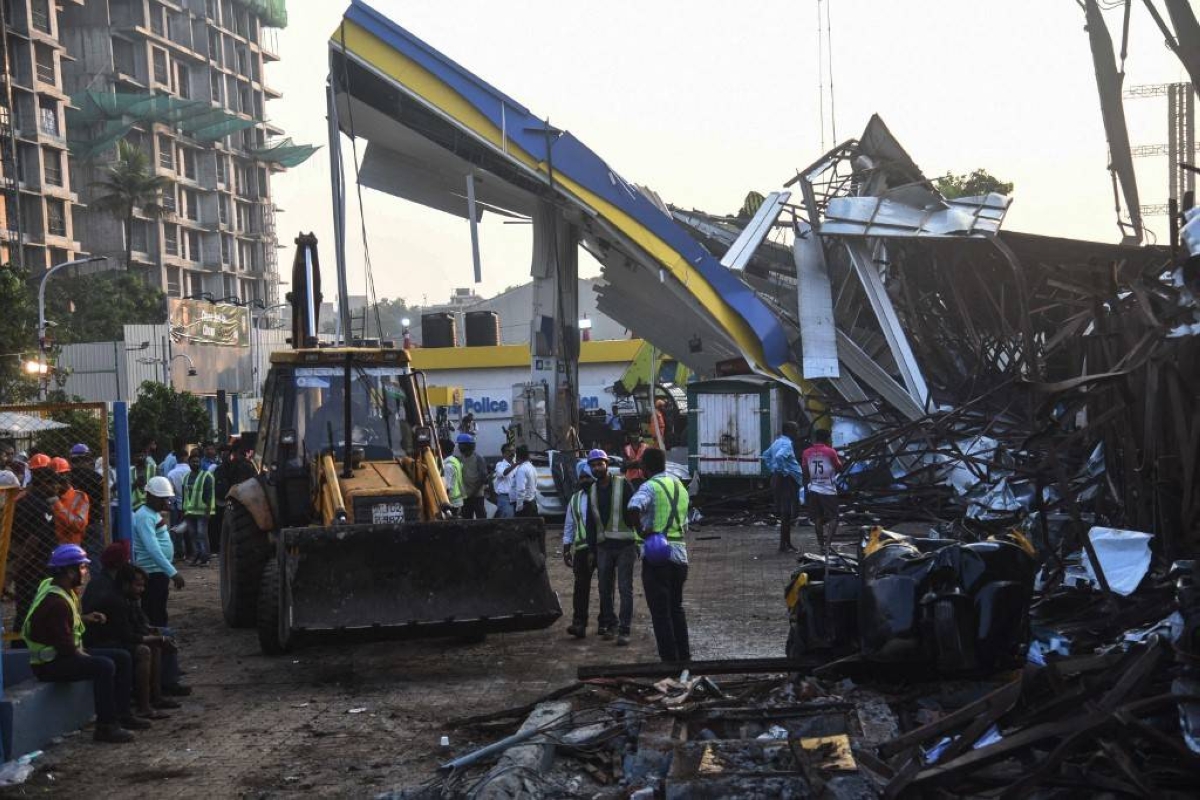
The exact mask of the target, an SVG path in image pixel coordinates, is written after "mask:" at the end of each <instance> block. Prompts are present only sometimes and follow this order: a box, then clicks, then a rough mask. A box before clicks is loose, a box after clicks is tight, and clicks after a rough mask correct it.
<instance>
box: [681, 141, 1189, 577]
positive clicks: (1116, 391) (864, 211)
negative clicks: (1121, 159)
mask: <svg viewBox="0 0 1200 800" xmlns="http://www.w3.org/2000/svg"><path fill="white" fill-rule="evenodd" d="M793 195H797V197H796V198H795V200H797V201H798V202H792V201H793ZM752 199H754V200H755V202H748V203H747V205H746V206H744V207H743V210H742V213H741V214H740V215H739V216H731V217H719V216H713V215H710V214H706V213H704V212H700V211H685V210H682V209H679V208H672V209H671V213H672V216H673V218H674V219H675V220H676V222H678V223H679V224H681V225H683V226H684V227H685V228H687V229H688V230H689V231H690V232H691V233H692V235H693V236H694V237H696V238H697V239H698V240H699V241H700V242H701V244H703V245H704V246H705V247H707V248H708V249H709V250H710V251H712V252H713V253H714V254H724V255H723V257H722V264H724V265H725V266H726V267H728V268H729V269H731V270H733V271H735V272H736V273H737V274H738V275H739V276H740V277H741V278H742V280H743V281H744V282H745V283H747V284H748V285H750V286H751V287H753V288H754V289H755V290H756V292H757V293H758V295H759V297H760V298H762V299H763V300H765V301H766V302H767V303H768V304H769V305H770V306H771V308H772V310H773V311H774V313H775V314H776V315H777V316H778V318H779V319H780V321H781V322H782V323H783V324H784V325H785V327H787V328H788V330H789V337H790V338H791V340H792V342H793V347H794V349H795V351H796V352H797V355H799V356H800V358H799V359H798V361H799V362H800V363H801V364H802V367H803V378H804V382H803V383H802V384H800V385H799V388H800V390H801V392H802V394H803V395H804V397H805V398H806V402H807V410H808V412H809V415H810V416H812V417H819V416H821V415H824V414H828V415H831V416H832V418H833V426H834V438H835V441H841V442H843V443H844V450H845V453H846V455H847V456H848V457H849V460H850V462H851V464H852V466H851V469H850V472H849V474H848V475H847V476H846V489H847V492H846V499H847V500H848V501H849V502H850V503H852V504H855V505H856V506H857V507H858V508H859V509H860V510H862V511H864V512H866V513H868V514H870V515H873V516H875V517H876V518H879V519H882V520H884V521H914V520H926V521H929V522H930V523H932V524H937V523H943V524H945V525H947V526H948V527H960V528H965V529H967V530H968V531H971V532H973V534H972V535H974V536H976V537H980V536H982V535H986V534H987V533H992V532H996V531H998V530H1004V529H1007V528H1008V527H1010V526H1011V525H1012V524H1013V523H1014V522H1016V521H1020V520H1025V519H1028V518H1029V517H1030V516H1031V515H1036V517H1035V522H1036V524H1037V528H1036V529H1035V530H1034V533H1035V534H1036V536H1034V540H1035V542H1036V543H1037V544H1038V546H1039V549H1042V550H1048V549H1058V547H1057V546H1058V544H1059V542H1058V539H1059V535H1058V534H1059V533H1060V529H1062V528H1064V526H1065V530H1062V531H1061V532H1062V533H1063V534H1064V535H1065V537H1066V538H1067V539H1068V542H1067V543H1066V545H1065V546H1066V547H1067V548H1068V549H1078V548H1079V546H1080V540H1079V537H1080V535H1081V534H1082V532H1083V531H1084V530H1086V529H1087V528H1088V527H1090V526H1091V525H1096V524H1105V525H1110V526H1113V527H1119V528H1127V529H1134V530H1144V531H1154V532H1156V533H1157V534H1158V535H1159V537H1160V545H1161V547H1162V549H1163V552H1165V553H1166V554H1167V556H1168V557H1169V558H1174V557H1178V556H1179V555H1181V554H1184V553H1187V552H1190V551H1194V550H1195V549H1196V547H1197V546H1200V495H1198V493H1197V491H1196V486H1197V481H1196V474H1197V473H1196V468H1197V458H1198V456H1200V385H1198V383H1197V378H1196V376H1197V375H1200V337H1198V336H1197V335H1196V334H1197V332H1200V325H1198V324H1197V323H1200V306H1198V305H1197V297H1198V296H1200V270H1198V269H1197V263H1196V261H1197V259H1196V258H1195V256H1193V255H1191V253H1192V252H1193V251H1194V250H1197V249H1200V219H1198V218H1195V217H1192V218H1190V219H1191V220H1192V222H1191V223H1190V224H1189V225H1188V226H1185V227H1184V228H1183V229H1182V234H1181V235H1180V236H1179V237H1178V239H1179V241H1178V242H1176V243H1175V244H1174V245H1173V246H1171V247H1166V246H1162V247H1157V246H1152V247H1133V246H1124V245H1109V244H1102V243H1096V242H1086V241H1077V240H1070V239H1060V238H1053V237H1047V236H1035V235H1030V234H1024V233H1014V232H1010V231H1005V230H1002V229H1001V225H1002V223H1003V220H1004V216H1005V213H1006V210H1007V208H1008V204H1009V199H1008V198H1007V197H1003V196H1001V195H997V194H989V195H984V196H981V197H973V198H955V199H947V198H945V197H943V196H942V195H941V194H940V193H939V192H938V191H937V190H936V188H935V187H934V185H933V183H932V182H931V181H930V180H929V179H928V178H927V177H926V176H925V175H924V174H923V173H922V172H921V170H920V168H919V167H917V165H916V164H915V163H914V162H913V160H912V159H911V158H910V157H909V156H908V154H907V153H906V152H905V151H904V149H903V148H902V147H901V146H900V144H899V143H898V142H897V141H896V140H895V138H894V137H893V136H892V134H891V133H890V131H888V129H887V127H886V126H885V125H884V124H883V122H882V121H881V120H880V119H879V118H878V117H875V118H873V119H872V120H871V121H870V123H869V124H868V125H867V127H866V129H865V131H864V132H863V134H862V136H861V137H860V138H858V139H852V140H849V141H847V142H844V143H842V144H840V145H838V146H837V147H836V148H834V149H833V150H831V151H829V152H828V153H826V154H825V155H824V156H822V157H821V158H820V159H818V160H817V161H816V162H814V163H813V164H812V165H811V166H809V167H807V168H806V169H803V170H801V171H800V172H799V173H798V174H797V175H796V176H795V177H794V178H793V179H792V180H791V181H789V182H788V184H787V186H786V187H785V188H783V189H781V190H780V191H777V192H773V193H771V194H769V195H768V196H766V197H762V196H761V195H759V196H757V197H756V198H752ZM1192 227H1195V228H1197V230H1196V231H1195V232H1193V231H1192V230H1191V228H1192ZM1066 522H1070V523H1071V524H1070V525H1065V523H1066Z"/></svg>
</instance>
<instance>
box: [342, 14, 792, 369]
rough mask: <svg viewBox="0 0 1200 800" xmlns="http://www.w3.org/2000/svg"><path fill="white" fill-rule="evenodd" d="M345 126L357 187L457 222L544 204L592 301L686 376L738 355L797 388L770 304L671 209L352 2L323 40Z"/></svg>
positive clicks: (525, 212) (521, 212)
mask: <svg viewBox="0 0 1200 800" xmlns="http://www.w3.org/2000/svg"><path fill="white" fill-rule="evenodd" d="M330 57H331V58H330V71H331V77H332V83H333V89H334V97H335V102H336V113H337V118H338V123H339V126H340V128H341V130H342V132H343V133H346V134H348V135H351V136H354V137H356V138H359V139H363V140H365V141H366V142H367V147H366V152H365V154H364V157H363V165H362V169H361V177H360V180H361V181H362V184H363V185H365V186H369V187H371V188H374V189H377V190H379V191H383V192H387V193H389V194H392V195H394V196H396V197H402V198H404V199H407V200H410V201H412V202H415V203H420V204H422V205H425V206H428V207H430V208H436V209H440V210H442V211H445V212H446V213H449V214H455V215H458V216H462V217H464V218H465V217H467V216H468V208H469V203H468V199H467V191H466V187H467V180H468V176H471V175H473V176H474V187H475V208H476V213H477V215H478V216H482V214H483V212H485V211H491V212H493V213H497V214H502V215H518V216H522V217H529V216H533V214H534V210H535V207H536V206H537V204H538V202H539V201H540V200H541V201H545V200H549V201H551V202H553V203H554V204H555V205H556V206H557V207H558V208H559V209H560V210H561V212H562V213H564V214H565V215H567V216H568V217H569V218H570V219H571V221H572V222H573V223H574V224H576V225H577V226H578V227H579V229H580V232H581V237H582V245H583V246H584V247H585V248H586V249H587V250H588V251H589V252H590V253H591V254H592V255H593V256H594V257H595V258H596V259H597V260H598V261H599V262H600V263H601V264H602V266H603V273H602V275H603V278H604V281H605V284H606V285H605V286H604V287H603V288H601V290H600V298H601V308H602V310H603V311H604V312H605V313H606V314H608V315H610V316H612V317H613V318H614V319H616V320H617V321H619V322H620V323H622V324H623V325H625V326H626V327H628V328H630V329H631V330H633V331H635V332H636V333H637V334H638V335H640V336H643V337H645V338H646V339H648V340H649V341H651V342H652V343H653V344H654V345H655V346H656V347H658V348H660V349H661V350H664V351H666V352H669V353H672V354H673V355H675V356H676V357H677V358H679V359H680V360H681V361H683V362H684V363H686V364H688V366H689V367H691V368H692V369H694V370H697V371H702V372H711V371H713V369H714V368H715V366H716V364H717V363H719V362H721V361H724V360H728V359H734V358H739V357H742V358H745V359H746V361H747V362H748V363H749V364H750V366H751V367H753V368H755V369H756V370H758V371H760V372H763V373H764V374H768V375H771V376H774V377H782V378H784V379H787V380H789V381H791V382H799V373H798V371H797V370H796V366H795V357H794V356H793V354H792V350H791V347H790V344H789V341H788V336H787V334H786V332H785V328H784V326H783V325H782V324H781V323H780V321H779V320H778V318H777V317H776V315H775V313H773V311H772V310H771V308H770V307H769V306H768V305H767V304H766V303H765V302H764V301H763V300H762V299H760V297H759V296H758V295H757V294H756V293H755V291H754V290H753V289H752V288H751V287H750V286H748V285H747V284H746V283H744V282H743V281H742V280H740V279H739V278H738V277H737V276H736V275H735V274H733V273H732V272H731V271H730V270H728V269H727V268H725V267H724V266H722V265H721V264H720V263H719V262H718V261H717V259H716V258H714V257H713V256H712V255H711V254H710V253H709V252H708V251H707V250H705V249H704V247H702V246H701V245H700V244H699V243H698V242H697V241H696V240H695V239H694V238H692V237H691V236H690V235H689V234H688V233H687V232H686V231H685V230H684V229H683V228H682V227H681V226H679V225H678V224H677V223H676V222H675V221H674V220H673V219H672V217H671V215H670V212H669V210H668V209H667V207H666V206H665V205H664V204H663V203H662V201H660V200H659V199H658V197H657V196H656V195H654V194H653V192H650V191H648V190H645V189H643V188H642V187H640V186H637V185H635V184H633V183H631V182H629V181H627V180H625V179H624V178H623V177H621V175H619V174H618V173H617V172H616V170H614V169H612V168H611V167H610V166H609V165H608V164H607V163H605V161H604V160H603V159H602V158H600V156H598V155H597V154H596V153H595V152H593V151H592V150H590V149H589V148H588V147H587V146H586V145H584V144H583V143H582V142H581V141H580V140H579V139H577V138H575V136H573V135H572V134H571V133H570V132H568V131H564V130H559V129H557V128H555V127H553V126H551V125H550V124H549V123H548V122H547V121H546V120H544V119H541V118H539V117H537V116H536V115H534V113H533V112H532V111H530V110H529V109H528V108H526V107H525V106H524V105H522V104H521V103H519V102H518V101H516V100H514V99H513V98H511V97H509V96H508V95H506V94H504V93H502V92H501V91H500V90H498V89H496V88H495V87H493V86H491V85H489V84H488V83H486V82H485V81H484V80H483V79H481V78H480V77H478V76H476V75H474V74H472V73H471V72H469V71H468V70H467V69H466V68H465V67H463V66H460V65H459V64H457V63H455V62H454V61H452V60H450V59H449V58H447V57H446V56H444V55H443V54H441V53H440V52H438V51H437V50H435V49H434V48H432V47H431V46H429V45H428V44H426V43H425V42H423V41H421V40H420V39H418V38H417V37H415V36H413V35H412V34H411V33H409V32H408V31H406V30H405V29H404V28H402V27H400V26H399V25H397V24H396V23H395V22H393V21H391V20H389V19H387V18H386V17H384V16H383V15H381V14H380V13H378V12H377V11H375V10H374V9H372V8H371V7H370V6H369V5H367V4H366V3H363V2H359V0H354V2H352V4H351V5H350V7H349V8H348V9H347V11H346V14H345V17H344V19H343V22H342V24H341V25H340V26H339V27H338V29H337V30H336V31H334V33H333V36H332V37H331V39H330Z"/></svg>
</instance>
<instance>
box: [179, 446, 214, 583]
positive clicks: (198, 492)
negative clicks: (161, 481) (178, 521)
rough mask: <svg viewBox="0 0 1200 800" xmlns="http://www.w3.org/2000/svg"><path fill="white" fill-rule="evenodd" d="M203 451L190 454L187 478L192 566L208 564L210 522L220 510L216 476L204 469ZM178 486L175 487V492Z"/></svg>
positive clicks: (185, 517) (185, 512)
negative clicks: (217, 509)
mask: <svg viewBox="0 0 1200 800" xmlns="http://www.w3.org/2000/svg"><path fill="white" fill-rule="evenodd" d="M200 464H201V457H200V451H199V450H193V451H192V452H191V453H190V454H188V468H189V469H190V470H191V471H190V472H189V473H188V474H187V475H184V476H183V521H184V522H185V523H186V524H187V539H188V546H189V547H190V548H191V551H192V561H191V565H192V566H193V567H203V566H207V565H208V560H209V555H208V522H209V519H210V518H211V517H212V515H213V513H214V512H215V511H216V489H215V483H216V479H215V478H214V477H213V473H211V472H209V471H208V470H206V469H201V468H200ZM174 488H175V487H173V486H172V487H171V489H172V491H174Z"/></svg>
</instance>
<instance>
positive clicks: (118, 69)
mask: <svg viewBox="0 0 1200 800" xmlns="http://www.w3.org/2000/svg"><path fill="white" fill-rule="evenodd" d="M30 2H36V0H30ZM60 2H61V0H60ZM61 7H62V11H61V17H60V22H61V26H60V33H59V37H60V39H61V41H62V42H63V44H64V45H65V47H66V52H67V53H68V55H69V60H67V61H65V62H64V65H63V73H64V85H65V87H66V90H67V92H68V94H69V95H70V97H71V99H72V102H73V107H72V109H71V110H70V113H69V115H68V117H67V123H68V128H69V133H68V138H69V140H70V149H71V154H72V166H73V170H74V172H75V175H76V184H77V186H78V187H79V188H78V189H77V191H78V192H79V194H80V200H81V202H82V203H83V204H84V205H85V206H86V203H87V202H88V200H89V199H90V198H91V196H92V195H93V193H94V192H95V190H94V188H93V184H94V183H95V182H96V181H97V180H98V179H99V177H100V176H101V174H102V172H101V171H102V170H103V169H104V167H105V166H106V165H107V164H110V163H111V162H112V161H113V159H114V158H115V157H116V146H115V145H116V141H117V140H119V139H122V138H123V139H125V140H126V141H128V142H130V143H132V144H134V145H135V146H136V147H138V148H140V149H141V150H142V151H143V153H145V154H146V156H147V157H148V159H149V161H150V164H151V166H152V168H153V169H154V170H155V171H156V172H157V174H159V175H162V176H164V177H166V178H168V179H170V181H171V183H170V188H169V189H168V190H166V191H164V192H163V193H162V196H161V198H160V199H159V204H160V205H161V206H162V207H164V208H165V209H166V210H167V212H168V213H167V215H166V216H164V217H162V218H160V219H151V218H147V217H146V216H144V215H139V216H138V217H137V218H136V220H135V222H134V225H133V230H132V235H131V241H132V250H133V255H132V259H133V266H134V267H135V268H141V269H142V270H143V271H144V273H145V274H147V275H148V276H149V279H150V280H151V281H153V282H155V283H157V284H158V285H159V286H161V288H162V289H163V291H165V292H166V293H167V294H168V296H171V297H185V296H196V295H201V294H208V295H210V296H211V297H214V298H222V297H231V296H232V297H237V298H239V299H240V300H242V301H251V300H261V301H263V302H265V303H267V304H273V303H275V302H276V301H277V299H278V298H277V284H278V280H279V277H278V266H277V253H276V244H277V239H276V235H275V205H274V203H273V201H272V199H271V175H272V174H273V173H274V172H276V171H279V170H281V169H284V168H285V167H287V166H294V165H295V164H297V163H299V162H300V161H302V160H304V158H306V157H307V156H308V155H310V154H311V152H312V148H308V147H295V146H292V145H291V143H290V141H287V140H282V141H281V140H280V139H279V137H281V136H282V135H283V131H282V130H280V129H279V128H277V127H275V126H274V125H272V124H271V123H270V122H269V121H268V120H267V103H268V102H269V101H270V100H273V99H277V98H279V97H280V94H279V93H278V92H277V91H275V90H273V89H271V87H270V86H269V85H268V83H267V78H266V65H267V64H269V63H271V62H274V61H277V60H278V58H279V56H278V54H277V52H278V48H277V45H276V37H275V34H276V31H277V29H278V28H281V27H283V26H284V25H286V12H285V10H284V2H283V0H82V2H72V3H65V4H62V6H61ZM39 63H40V62H39ZM43 149H45V147H43ZM74 230H75V232H76V234H77V238H78V240H79V242H80V244H81V246H82V249H83V250H84V251H86V252H89V253H92V254H102V255H108V256H110V258H115V259H117V260H118V261H123V259H124V257H125V256H124V254H125V249H126V242H125V233H124V230H123V226H122V225H120V224H119V223H118V221H117V220H115V219H113V218H112V217H111V216H106V215H104V214H101V213H100V212H98V211H94V210H87V209H86V208H79V209H77V210H76V213H75V228H74Z"/></svg>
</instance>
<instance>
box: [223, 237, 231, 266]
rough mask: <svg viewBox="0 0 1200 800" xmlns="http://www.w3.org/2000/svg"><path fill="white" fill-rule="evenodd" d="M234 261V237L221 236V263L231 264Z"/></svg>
mask: <svg viewBox="0 0 1200 800" xmlns="http://www.w3.org/2000/svg"><path fill="white" fill-rule="evenodd" d="M232 261H233V237H232V236H222V237H221V263H222V264H229V263H231V262H232Z"/></svg>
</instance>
